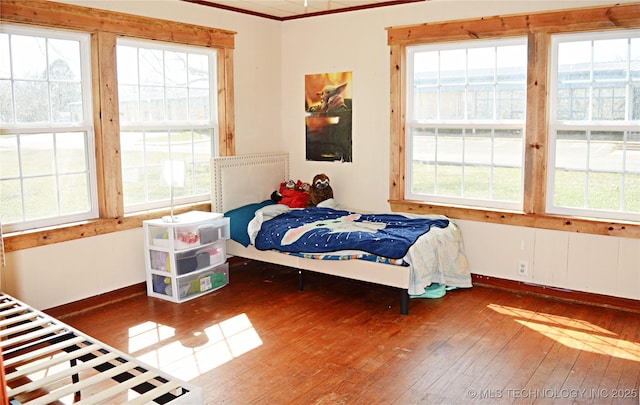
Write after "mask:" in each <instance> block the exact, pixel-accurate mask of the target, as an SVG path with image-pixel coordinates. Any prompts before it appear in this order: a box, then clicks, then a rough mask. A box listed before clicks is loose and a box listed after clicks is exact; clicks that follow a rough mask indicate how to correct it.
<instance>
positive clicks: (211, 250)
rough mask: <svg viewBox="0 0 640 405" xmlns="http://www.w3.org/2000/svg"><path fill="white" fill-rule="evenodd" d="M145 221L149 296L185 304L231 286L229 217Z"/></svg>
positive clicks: (202, 214) (197, 214)
mask: <svg viewBox="0 0 640 405" xmlns="http://www.w3.org/2000/svg"><path fill="white" fill-rule="evenodd" d="M174 218H175V219H174V221H173V222H170V221H165V220H164V219H152V220H148V221H144V223H143V228H144V238H145V241H144V246H145V265H146V271H147V294H148V295H149V296H152V297H157V298H162V299H166V300H169V301H173V302H183V301H186V300H189V299H192V298H196V297H199V296H201V295H203V294H206V293H208V292H211V291H215V290H217V289H219V288H222V287H224V286H225V285H227V284H228V283H229V266H228V264H227V263H226V261H227V252H226V242H225V241H226V240H227V239H229V232H230V230H229V218H226V217H223V216H222V214H217V213H212V212H202V211H191V212H187V213H185V214H182V215H178V216H177V217H174Z"/></svg>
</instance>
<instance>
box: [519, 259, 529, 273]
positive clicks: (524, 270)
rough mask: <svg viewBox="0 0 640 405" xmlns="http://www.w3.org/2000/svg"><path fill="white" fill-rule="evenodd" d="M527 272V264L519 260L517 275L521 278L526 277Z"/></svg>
mask: <svg viewBox="0 0 640 405" xmlns="http://www.w3.org/2000/svg"><path fill="white" fill-rule="evenodd" d="M528 272H529V262H527V261H526V260H520V261H519V262H518V274H519V275H521V276H526V275H527V273H528Z"/></svg>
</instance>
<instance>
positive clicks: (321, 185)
mask: <svg viewBox="0 0 640 405" xmlns="http://www.w3.org/2000/svg"><path fill="white" fill-rule="evenodd" d="M329 198H333V189H332V188H331V184H329V177H328V176H327V175H326V174H324V173H321V174H316V175H315V176H314V178H313V182H312V183H311V190H309V204H308V206H310V207H315V206H316V205H318V204H319V203H321V202H322V201H324V200H328V199H329Z"/></svg>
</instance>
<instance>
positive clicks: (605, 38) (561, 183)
mask: <svg viewBox="0 0 640 405" xmlns="http://www.w3.org/2000/svg"><path fill="white" fill-rule="evenodd" d="M551 41H552V49H551V51H552V52H551V55H552V56H551V77H550V79H551V80H550V83H551V91H550V100H549V101H550V106H551V108H550V114H549V177H548V188H547V211H548V212H550V213H554V214H562V215H581V216H590V217H596V218H607V219H610V218H614V219H622V220H635V221H640V30H625V31H621V32H620V31H616V32H595V33H581V34H566V35H554V36H552V40H551Z"/></svg>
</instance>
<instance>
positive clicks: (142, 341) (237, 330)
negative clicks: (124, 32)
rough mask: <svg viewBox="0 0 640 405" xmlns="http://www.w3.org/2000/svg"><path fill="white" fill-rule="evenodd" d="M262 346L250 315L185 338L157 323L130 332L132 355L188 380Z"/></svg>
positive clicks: (235, 318)
mask: <svg viewBox="0 0 640 405" xmlns="http://www.w3.org/2000/svg"><path fill="white" fill-rule="evenodd" d="M179 336H183V333H180V334H179ZM260 345H262V340H261V339H260V336H258V333H257V332H256V330H255V328H254V327H253V325H252V324H251V321H250V320H249V318H248V317H247V315H246V314H240V315H237V316H234V317H233V318H229V319H227V320H225V321H222V322H220V323H216V324H213V325H211V326H209V327H207V328H205V329H204V330H196V331H192V332H191V333H190V334H189V335H188V336H187V337H185V338H181V339H178V338H177V337H176V331H175V328H172V327H169V326H166V325H162V324H159V323H155V322H145V323H144V324H140V325H137V326H135V327H133V328H130V329H129V353H131V354H132V355H135V356H136V358H138V359H139V360H141V361H143V362H145V363H147V364H149V365H150V366H153V367H156V368H159V369H161V370H163V371H165V372H168V373H170V374H172V375H174V376H176V377H178V378H180V379H182V380H186V381H189V380H191V379H193V378H196V377H198V376H199V375H201V374H203V373H206V372H208V371H210V370H213V369H214V368H216V367H218V366H220V365H222V364H224V363H226V362H228V361H230V360H232V359H233V358H236V357H239V356H241V355H243V354H245V353H247V352H249V351H251V350H253V349H255V348H257V347H259V346H260Z"/></svg>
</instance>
